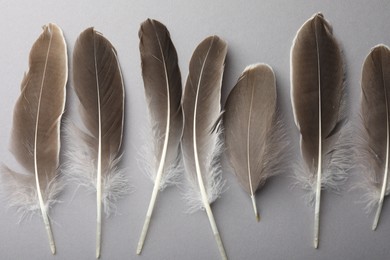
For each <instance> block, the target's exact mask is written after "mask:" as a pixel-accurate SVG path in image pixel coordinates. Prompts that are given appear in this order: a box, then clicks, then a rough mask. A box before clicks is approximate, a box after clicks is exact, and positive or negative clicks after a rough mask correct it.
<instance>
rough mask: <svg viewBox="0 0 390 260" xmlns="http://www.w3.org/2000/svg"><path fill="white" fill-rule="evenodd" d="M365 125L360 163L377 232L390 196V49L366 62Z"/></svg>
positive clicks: (377, 51) (375, 51) (379, 51)
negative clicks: (385, 204) (380, 218)
mask: <svg viewBox="0 0 390 260" xmlns="http://www.w3.org/2000/svg"><path fill="white" fill-rule="evenodd" d="M361 87H362V97H361V110H360V115H361V123H362V125H361V126H360V128H361V129H360V130H361V131H360V135H359V137H360V142H358V143H359V147H358V149H359V150H358V156H359V157H358V161H359V162H364V164H363V165H362V167H363V171H364V173H365V176H366V178H365V183H364V184H363V186H364V188H365V190H366V194H365V196H364V197H365V201H366V202H367V208H368V209H372V208H374V207H375V206H376V207H377V211H376V214H375V218H374V222H373V225H372V229H373V230H375V229H376V227H377V225H378V221H379V217H380V214H381V210H382V205H383V200H384V197H385V196H386V195H388V194H389V193H390V185H389V178H388V171H389V148H390V137H389V133H390V124H389V120H390V115H389V111H390V110H389V104H390V103H389V101H390V49H389V48H388V47H387V46H384V45H379V46H376V47H375V48H373V49H372V50H371V52H370V53H369V54H368V56H367V57H366V59H365V62H364V64H363V71H362V81H361Z"/></svg>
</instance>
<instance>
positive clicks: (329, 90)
mask: <svg viewBox="0 0 390 260" xmlns="http://www.w3.org/2000/svg"><path fill="white" fill-rule="evenodd" d="M343 82H344V72H343V61H342V57H341V51H340V47H339V45H338V43H337V41H336V39H335V38H334V36H333V34H332V28H331V26H330V25H329V23H328V22H327V21H326V20H325V19H324V17H323V15H322V14H316V15H314V16H313V17H312V18H311V19H309V20H308V21H307V22H306V23H305V24H304V25H303V26H302V27H301V29H300V30H299V31H298V33H297V35H296V37H295V39H294V43H293V46H292V49H291V98H292V105H293V110H294V118H295V123H296V125H297V127H298V128H299V131H300V134H301V152H302V157H303V160H304V162H305V170H304V171H303V172H301V173H299V176H298V179H299V180H300V181H302V182H303V186H306V187H308V188H309V192H312V194H315V196H316V207H315V233H316V235H318V226H319V225H318V220H319V204H320V194H321V187H325V188H326V187H329V186H330V185H335V187H336V186H337V184H338V183H337V180H339V179H340V180H343V178H340V176H338V175H339V174H340V173H342V172H341V171H340V170H334V169H333V168H332V167H336V168H337V166H334V164H335V162H339V161H340V159H339V158H336V157H337V149H336V144H337V143H338V142H339V139H340V133H341V131H340V130H341V128H342V126H343V125H344V123H345V116H344V114H343V109H342V106H343V97H344V85H343ZM332 164H333V165H332ZM314 243H315V247H317V245H318V238H317V237H316V238H315V241H314Z"/></svg>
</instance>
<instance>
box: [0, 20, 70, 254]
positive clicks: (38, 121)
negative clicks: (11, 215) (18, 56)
mask: <svg viewBox="0 0 390 260" xmlns="http://www.w3.org/2000/svg"><path fill="white" fill-rule="evenodd" d="M43 30H44V31H43V33H42V34H41V36H40V37H39V38H38V40H37V41H36V42H35V43H34V45H33V47H32V49H31V51H30V60H29V70H28V72H27V73H26V74H25V76H24V78H23V81H22V84H21V94H20V97H19V99H18V100H17V102H16V105H15V108H14V119H13V128H12V137H11V147H10V149H11V151H12V153H13V154H14V156H15V158H16V160H17V161H18V162H19V163H20V164H21V165H22V166H23V167H24V168H25V169H26V171H27V174H19V173H17V172H15V171H13V170H11V169H9V168H8V167H6V166H4V167H3V168H4V169H5V173H4V176H3V178H4V180H3V185H4V186H5V187H6V190H8V193H9V194H8V199H7V201H8V202H9V204H10V205H11V206H15V207H17V208H19V212H21V214H22V216H25V215H29V214H30V213H32V212H34V211H36V210H39V209H40V211H41V214H42V217H43V222H44V225H45V228H46V232H47V235H48V238H49V243H50V248H51V251H52V253H53V254H55V252H56V248H55V243H54V238H53V234H52V231H51V226H50V221H49V217H48V213H47V210H48V209H49V207H50V206H51V205H52V204H53V203H54V202H56V196H57V194H58V193H59V192H60V191H61V189H62V187H63V186H64V184H63V181H62V180H61V178H60V177H59V174H58V167H59V153H60V126H61V118H62V114H63V112H64V107H65V94H66V91H65V88H66V82H67V79H68V64H67V62H68V56H67V51H66V43H65V39H64V36H63V34H62V31H61V29H60V28H59V27H58V26H57V25H55V24H48V25H47V26H44V28H43Z"/></svg>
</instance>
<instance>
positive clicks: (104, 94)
mask: <svg viewBox="0 0 390 260" xmlns="http://www.w3.org/2000/svg"><path fill="white" fill-rule="evenodd" d="M73 81H74V90H75V92H76V94H77V96H78V98H79V100H80V103H81V107H80V110H81V111H80V114H81V118H82V120H83V123H84V126H85V128H86V131H81V130H80V131H78V132H79V135H80V137H81V139H82V140H83V142H82V143H81V144H78V145H79V146H81V147H80V148H83V149H81V150H80V151H79V152H78V154H80V153H82V154H81V155H84V156H81V157H80V158H79V160H80V159H81V160H83V162H78V163H77V162H76V163H75V167H79V168H80V169H85V172H82V171H78V172H77V173H78V174H80V177H81V178H84V179H85V178H86V179H89V180H91V182H90V185H93V186H95V187H96V194H97V232H96V257H97V258H99V257H100V244H101V211H102V210H101V205H102V201H103V202H106V203H105V204H110V203H111V202H113V201H112V200H114V201H115V199H116V198H118V197H120V196H121V195H123V193H126V192H127V186H126V185H125V184H124V183H123V181H125V177H124V174H123V172H122V171H121V170H119V169H118V163H119V160H120V149H121V145H122V136H123V122H124V84H123V79H122V73H121V70H120V66H119V61H118V57H117V53H116V51H115V49H114V47H113V46H112V44H111V43H110V42H109V41H108V40H107V39H106V38H104V36H103V35H102V34H100V33H99V32H97V31H95V30H94V29H93V28H88V29H86V30H85V31H84V32H82V33H81V34H80V36H79V37H78V39H77V41H76V44H75V47H74V52H73ZM76 155H77V153H76ZM83 165H85V166H84V167H82V166H83ZM82 174H84V176H83V175H82ZM105 207H110V206H109V205H106V206H105Z"/></svg>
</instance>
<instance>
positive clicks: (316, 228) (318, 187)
mask: <svg viewBox="0 0 390 260" xmlns="http://www.w3.org/2000/svg"><path fill="white" fill-rule="evenodd" d="M315 32H316V46H317V69H318V163H317V164H318V165H317V183H316V201H315V208H314V248H318V242H319V241H318V240H319V232H320V203H321V184H322V183H321V182H322V180H321V175H322V123H321V120H322V119H321V118H322V109H321V105H322V104H321V77H320V75H321V65H320V54H319V51H318V50H319V48H318V37H317V31H315Z"/></svg>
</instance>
